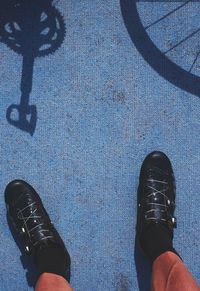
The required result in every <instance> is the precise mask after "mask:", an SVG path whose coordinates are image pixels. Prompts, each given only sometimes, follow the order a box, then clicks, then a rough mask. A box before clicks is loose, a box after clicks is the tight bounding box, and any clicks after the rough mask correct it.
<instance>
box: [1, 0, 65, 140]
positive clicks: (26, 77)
mask: <svg viewBox="0 0 200 291" xmlns="http://www.w3.org/2000/svg"><path fill="white" fill-rule="evenodd" d="M64 36H65V23H64V20H63V17H62V16H61V14H60V13H59V11H58V10H57V9H56V8H55V7H54V6H53V5H52V0H42V1H39V0H10V1H8V0H5V1H1V2H0V41H1V42H3V43H5V44H6V45H7V46H8V47H9V48H11V49H12V50H13V51H15V52H16V53H18V54H20V55H21V56H23V65H22V77H21V99H20V102H19V104H12V105H10V106H9V107H8V109H7V114H6V118H7V120H8V122H9V123H10V124H11V125H13V126H15V127H17V128H19V129H21V130H23V131H26V132H28V133H29V134H30V135H31V136H32V135H33V134H34V131H35V128H36V123H37V108H36V105H30V104H29V99H30V94H31V91H32V82H33V68H34V60H35V58H36V57H43V56H46V55H48V54H52V53H54V52H55V51H56V50H57V49H58V48H59V47H60V46H61V44H62V42H63V40H64Z"/></svg>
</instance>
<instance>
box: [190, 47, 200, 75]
mask: <svg viewBox="0 0 200 291" xmlns="http://www.w3.org/2000/svg"><path fill="white" fill-rule="evenodd" d="M199 55H200V50H199V51H198V53H197V55H196V58H195V59H194V62H193V63H192V65H191V67H190V69H189V71H188V72H189V73H191V71H192V69H193V67H194V65H195V63H196V61H197V60H198V57H199Z"/></svg>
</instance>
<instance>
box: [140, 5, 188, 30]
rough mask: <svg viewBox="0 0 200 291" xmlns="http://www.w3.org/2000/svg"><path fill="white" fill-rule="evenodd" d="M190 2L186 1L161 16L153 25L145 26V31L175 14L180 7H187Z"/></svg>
mask: <svg viewBox="0 0 200 291" xmlns="http://www.w3.org/2000/svg"><path fill="white" fill-rule="evenodd" d="M190 1H191V0H188V1H186V2H185V3H183V4H182V5H180V6H178V7H177V8H175V9H173V10H172V11H170V12H169V13H167V14H166V15H164V16H162V17H161V18H159V19H158V20H156V21H154V22H153V23H151V24H149V25H147V26H145V29H148V28H150V27H151V26H153V25H155V24H157V23H158V22H160V21H162V20H163V19H165V18H166V17H168V16H169V15H171V14H173V13H174V12H176V11H177V10H179V9H181V8H182V7H184V6H185V5H187V4H188V3H189V2H190Z"/></svg>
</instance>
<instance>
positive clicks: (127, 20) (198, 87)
mask: <svg viewBox="0 0 200 291" xmlns="http://www.w3.org/2000/svg"><path fill="white" fill-rule="evenodd" d="M137 2H138V1H137V0H120V5H121V12H122V17H123V20H124V24H125V26H126V29H127V31H128V33H129V36H130V38H131V40H132V42H133V44H134V45H135V47H136V48H137V50H138V51H139V53H140V54H141V55H142V57H143V58H144V60H145V61H146V62H148V63H149V65H150V66H151V67H152V68H153V69H154V70H155V71H156V72H157V73H158V74H159V75H161V76H162V77H163V78H165V79H166V80H167V81H169V82H170V83H172V84H174V85H175V86H177V87H179V88H180V89H182V90H184V91H187V92H189V93H191V94H193V95H196V96H197V97H200V77H198V76H196V75H194V74H192V73H191V72H187V71H185V70H184V69H182V68H181V67H180V66H178V65H176V64H175V63H173V62H172V61H171V60H170V59H168V58H167V57H166V56H165V54H164V53H162V52H161V51H160V50H159V49H158V48H157V47H156V46H155V44H154V43H153V41H152V40H151V38H150V37H149V36H148V34H147V32H146V30H145V28H144V26H143V25H142V22H141V20H140V16H139V14H138V11H137V6H136V4H137Z"/></svg>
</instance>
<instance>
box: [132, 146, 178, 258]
mask: <svg viewBox="0 0 200 291" xmlns="http://www.w3.org/2000/svg"><path fill="white" fill-rule="evenodd" d="M175 191H176V187H175V179H174V174H173V170H172V166H171V163H170V161H169V159H168V157H167V156H166V155H165V154H164V153H162V152H158V151H155V152H152V153H151V154H149V155H148V156H147V157H146V158H145V160H144V162H143V164H142V167H141V172H140V180H139V187H138V217H137V226H136V230H137V238H138V241H139V245H140V247H141V249H142V250H143V252H144V254H145V255H147V254H146V253H145V250H144V248H143V247H142V245H145V243H146V244H147V243H149V241H150V240H148V239H146V238H145V239H143V243H141V235H143V237H145V236H144V234H145V232H146V231H149V229H153V232H152V234H153V233H158V231H157V230H158V229H159V231H160V230H161V232H160V233H163V232H165V230H166V233H168V234H169V237H170V239H169V241H170V244H171V242H172V239H173V228H174V227H176V218H175V217H174V209H175ZM154 226H155V227H154ZM155 229H156V230H155ZM149 234H150V235H151V232H149ZM149 234H148V235H149ZM159 236H161V237H162V235H160V234H159ZM145 241H146V242H145ZM152 245H154V241H152ZM163 245H164V243H163ZM163 245H162V248H163V249H164V248H165V246H163ZM158 246H159V245H158ZM155 252H156V250H155ZM147 256H148V255H147ZM149 256H150V254H149ZM151 259H152V260H153V258H151Z"/></svg>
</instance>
